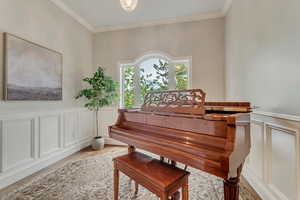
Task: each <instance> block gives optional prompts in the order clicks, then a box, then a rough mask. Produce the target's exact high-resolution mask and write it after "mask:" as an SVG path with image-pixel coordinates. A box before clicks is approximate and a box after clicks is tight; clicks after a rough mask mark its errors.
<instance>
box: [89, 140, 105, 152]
mask: <svg viewBox="0 0 300 200" xmlns="http://www.w3.org/2000/svg"><path fill="white" fill-rule="evenodd" d="M104 142H105V141H104V138H102V137H95V138H94V140H93V142H92V148H93V149H94V150H101V149H104Z"/></svg>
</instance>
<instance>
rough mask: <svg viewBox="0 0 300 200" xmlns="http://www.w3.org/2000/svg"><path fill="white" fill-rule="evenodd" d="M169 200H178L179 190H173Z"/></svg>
mask: <svg viewBox="0 0 300 200" xmlns="http://www.w3.org/2000/svg"><path fill="white" fill-rule="evenodd" d="M171 200H180V192H179V191H177V192H175V193H174V194H173V195H172V197H171Z"/></svg>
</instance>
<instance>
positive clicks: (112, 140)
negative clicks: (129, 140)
mask: <svg viewBox="0 0 300 200" xmlns="http://www.w3.org/2000/svg"><path fill="white" fill-rule="evenodd" d="M105 144H108V145H117V146H126V144H124V143H122V142H119V141H117V140H114V139H112V138H105Z"/></svg>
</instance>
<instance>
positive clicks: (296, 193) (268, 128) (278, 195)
mask: <svg viewBox="0 0 300 200" xmlns="http://www.w3.org/2000/svg"><path fill="white" fill-rule="evenodd" d="M251 118H252V119H251V122H252V123H251V140H252V147H251V152H250V155H249V157H248V158H247V161H246V167H245V170H244V173H243V175H244V176H245V178H246V179H247V180H248V181H249V183H250V184H251V185H252V186H253V187H254V189H255V190H256V191H257V192H258V193H259V195H260V196H261V197H262V198H263V199H268V200H299V199H300V117H298V116H292V115H286V114H277V113H269V112H263V111H255V112H253V114H252V115H251Z"/></svg>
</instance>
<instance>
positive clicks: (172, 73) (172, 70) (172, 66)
mask: <svg viewBox="0 0 300 200" xmlns="http://www.w3.org/2000/svg"><path fill="white" fill-rule="evenodd" d="M168 70H169V73H168V74H169V75H168V86H169V90H175V88H176V80H175V78H176V77H175V63H174V62H169V69H168Z"/></svg>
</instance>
